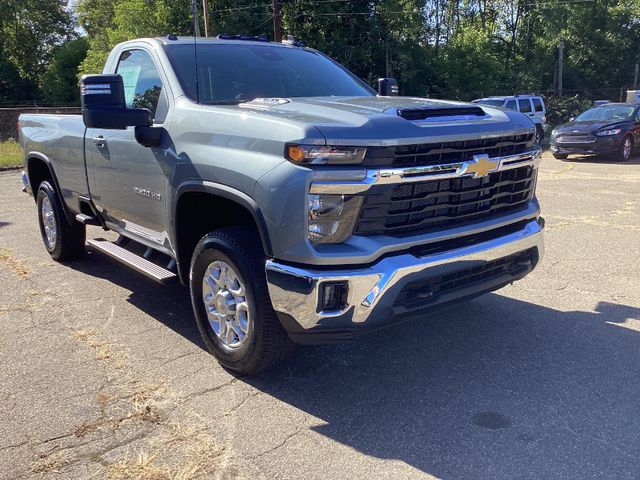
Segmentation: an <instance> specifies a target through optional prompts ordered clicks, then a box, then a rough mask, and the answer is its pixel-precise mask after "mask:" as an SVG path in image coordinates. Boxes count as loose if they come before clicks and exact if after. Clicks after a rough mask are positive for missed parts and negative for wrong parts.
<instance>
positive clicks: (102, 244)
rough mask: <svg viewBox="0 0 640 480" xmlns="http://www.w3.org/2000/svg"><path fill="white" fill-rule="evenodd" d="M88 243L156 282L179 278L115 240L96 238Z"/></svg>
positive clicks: (168, 281)
mask: <svg viewBox="0 0 640 480" xmlns="http://www.w3.org/2000/svg"><path fill="white" fill-rule="evenodd" d="M87 243H88V244H89V245H90V246H91V247H93V248H95V249H96V250H98V251H99V252H102V253H104V254H105V255H109V256H110V257H112V258H114V259H116V260H118V261H119V262H121V263H124V264H125V265H126V266H128V267H130V268H133V269H134V270H136V271H137V272H140V273H142V274H143V275H146V276H147V277H149V278H151V279H152V280H155V281H156V282H159V283H163V284H165V283H170V282H172V281H174V280H175V279H176V278H178V276H177V275H176V274H175V273H173V272H172V271H170V270H167V269H166V268H162V267H161V266H159V265H156V264H155V263H153V262H150V261H149V260H147V259H145V258H143V257H141V256H140V255H136V254H135V253H133V252H130V251H129V250H126V249H124V248H122V247H121V246H119V245H116V244H115V243H113V242H109V241H108V240H104V239H102V238H96V239H95V240H87Z"/></svg>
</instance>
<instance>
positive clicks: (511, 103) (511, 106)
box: [504, 100, 518, 110]
mask: <svg viewBox="0 0 640 480" xmlns="http://www.w3.org/2000/svg"><path fill="white" fill-rule="evenodd" d="M504 108H508V109H509V110H518V109H517V108H516V101H515V100H509V101H508V102H507V104H506V105H505V106H504Z"/></svg>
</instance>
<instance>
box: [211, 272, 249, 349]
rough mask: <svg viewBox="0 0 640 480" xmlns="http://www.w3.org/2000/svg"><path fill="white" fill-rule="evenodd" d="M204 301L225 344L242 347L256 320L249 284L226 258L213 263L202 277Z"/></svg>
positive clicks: (212, 327)
mask: <svg viewBox="0 0 640 480" xmlns="http://www.w3.org/2000/svg"><path fill="white" fill-rule="evenodd" d="M202 300H203V302H204V307H205V311H206V312H207V318H208V320H209V325H210V326H211V329H212V330H213V333H215V335H216V336H217V337H218V338H219V339H220V341H221V342H222V343H223V344H224V345H225V346H227V347H229V348H232V349H235V348H239V347H240V346H241V345H242V344H243V343H244V342H245V340H246V339H247V337H248V335H249V333H250V331H251V329H252V320H251V310H250V308H249V304H248V303H247V297H246V287H245V285H244V283H243V282H242V280H241V279H240V276H239V275H238V273H237V272H236V271H235V270H234V269H233V267H231V265H229V264H228V263H226V262H224V261H222V260H216V261H215V262H212V263H210V264H209V266H208V267H207V270H206V271H205V274H204V277H203V279H202Z"/></svg>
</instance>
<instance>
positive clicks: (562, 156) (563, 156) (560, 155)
mask: <svg viewBox="0 0 640 480" xmlns="http://www.w3.org/2000/svg"><path fill="white" fill-rule="evenodd" d="M568 157H569V154H567V153H554V154H553V158H555V159H557V160H566V159H567V158H568Z"/></svg>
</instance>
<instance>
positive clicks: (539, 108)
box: [532, 98, 544, 112]
mask: <svg viewBox="0 0 640 480" xmlns="http://www.w3.org/2000/svg"><path fill="white" fill-rule="evenodd" d="M532 102H533V109H534V110H535V111H536V112H544V107H543V106H542V100H540V99H539V98H534V99H532Z"/></svg>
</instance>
